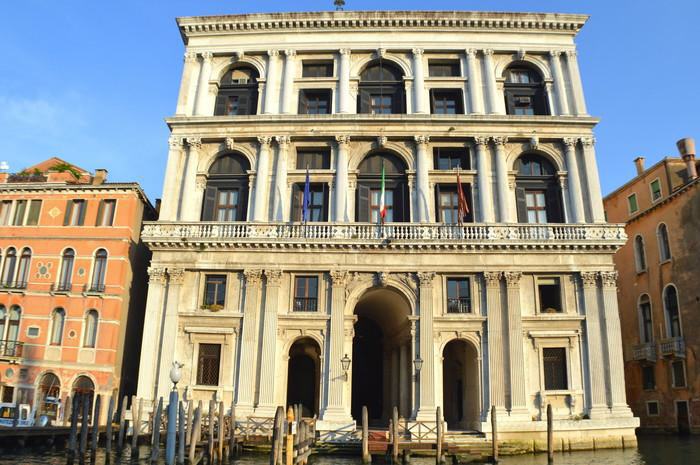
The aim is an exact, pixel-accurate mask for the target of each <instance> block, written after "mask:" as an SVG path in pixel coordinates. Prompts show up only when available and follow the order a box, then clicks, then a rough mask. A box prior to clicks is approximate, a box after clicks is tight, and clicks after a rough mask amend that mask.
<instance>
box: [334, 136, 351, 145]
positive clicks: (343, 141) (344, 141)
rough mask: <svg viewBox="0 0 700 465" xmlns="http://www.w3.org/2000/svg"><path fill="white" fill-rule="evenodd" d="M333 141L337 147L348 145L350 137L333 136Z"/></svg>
mask: <svg viewBox="0 0 700 465" xmlns="http://www.w3.org/2000/svg"><path fill="white" fill-rule="evenodd" d="M335 141H336V142H337V143H338V145H348V144H349V143H350V136H346V135H341V136H335Z"/></svg>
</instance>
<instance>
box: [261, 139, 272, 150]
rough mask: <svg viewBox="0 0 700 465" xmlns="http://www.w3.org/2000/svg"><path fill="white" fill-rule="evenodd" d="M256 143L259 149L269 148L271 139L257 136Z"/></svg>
mask: <svg viewBox="0 0 700 465" xmlns="http://www.w3.org/2000/svg"><path fill="white" fill-rule="evenodd" d="M258 143H259V144H260V147H261V148H269V147H270V144H271V143H272V137H269V136H258Z"/></svg>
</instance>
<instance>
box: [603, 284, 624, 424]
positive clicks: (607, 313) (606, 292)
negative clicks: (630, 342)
mask: <svg viewBox="0 0 700 465" xmlns="http://www.w3.org/2000/svg"><path fill="white" fill-rule="evenodd" d="M600 280H601V281H602V284H603V318H604V319H605V343H606V348H607V353H608V375H609V377H610V379H609V380H608V386H610V397H609V399H610V402H609V406H610V408H611V409H612V414H613V415H623V416H632V413H631V411H630V408H629V407H628V406H627V398H626V396H625V360H624V358H623V355H622V329H621V328H620V313H619V310H618V306H617V305H618V304H617V284H616V281H617V271H602V272H601V273H600Z"/></svg>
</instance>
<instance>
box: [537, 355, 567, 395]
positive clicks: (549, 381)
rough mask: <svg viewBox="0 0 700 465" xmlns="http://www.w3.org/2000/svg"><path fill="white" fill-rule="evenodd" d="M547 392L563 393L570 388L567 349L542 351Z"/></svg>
mask: <svg viewBox="0 0 700 465" xmlns="http://www.w3.org/2000/svg"><path fill="white" fill-rule="evenodd" d="M542 365H543V367H544V389H545V391H563V390H566V389H568V388H569V382H568V380H567V370H566V349H563V348H558V347H557V348H551V347H545V348H544V349H542Z"/></svg>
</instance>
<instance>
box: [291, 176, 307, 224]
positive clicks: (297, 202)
mask: <svg viewBox="0 0 700 465" xmlns="http://www.w3.org/2000/svg"><path fill="white" fill-rule="evenodd" d="M303 195H304V193H303V191H302V189H301V187H300V185H299V184H294V185H292V215H291V216H292V221H301V202H302V201H303V199H302V197H303Z"/></svg>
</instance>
